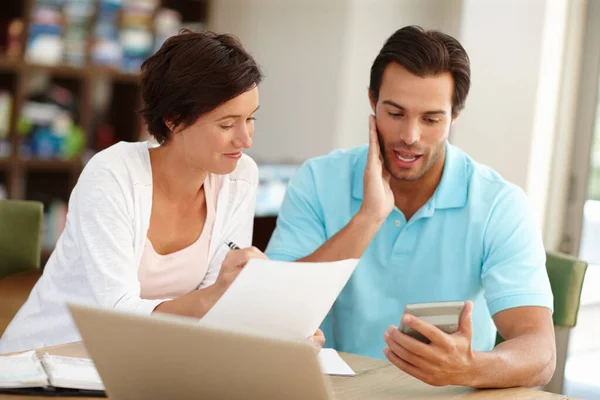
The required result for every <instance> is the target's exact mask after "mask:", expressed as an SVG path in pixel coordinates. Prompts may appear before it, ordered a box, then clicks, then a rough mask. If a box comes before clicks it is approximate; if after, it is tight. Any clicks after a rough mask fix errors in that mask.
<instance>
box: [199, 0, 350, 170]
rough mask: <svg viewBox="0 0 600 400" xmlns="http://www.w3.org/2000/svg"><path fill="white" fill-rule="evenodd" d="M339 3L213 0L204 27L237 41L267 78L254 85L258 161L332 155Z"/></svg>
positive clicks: (340, 39)
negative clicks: (257, 99)
mask: <svg viewBox="0 0 600 400" xmlns="http://www.w3.org/2000/svg"><path fill="white" fill-rule="evenodd" d="M347 10H348V4H347V3H346V1H345V0H329V1H319V0H307V1H299V0H251V1H248V0H217V1H215V2H214V5H212V6H211V16H210V18H209V20H210V28H211V29H213V30H215V31H218V32H228V33H233V34H236V35H237V36H239V37H240V39H241V40H242V43H243V45H244V47H245V48H246V49H247V50H248V51H250V52H251V53H252V54H253V55H254V56H255V58H256V59H257V61H258V62H259V64H260V65H261V66H262V68H263V71H264V73H265V75H266V78H265V80H264V82H263V83H262V84H261V86H260V104H261V105H260V107H261V109H260V111H259V112H258V113H257V122H256V132H255V136H254V146H253V149H252V151H250V152H249V154H250V155H252V156H253V157H254V158H255V159H256V160H257V161H265V162H268V161H273V162H275V161H289V160H299V161H302V160H305V159H306V158H309V157H313V156H316V155H320V154H324V153H327V152H329V151H330V150H331V149H332V148H334V135H335V133H334V131H335V124H336V119H335V115H336V110H337V108H338V107H339V103H340V99H339V91H340V79H339V76H340V69H341V62H342V51H343V47H344V40H345V34H346V30H345V29H346V26H345V24H346V13H347Z"/></svg>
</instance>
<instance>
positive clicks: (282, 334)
mask: <svg viewBox="0 0 600 400" xmlns="http://www.w3.org/2000/svg"><path fill="white" fill-rule="evenodd" d="M357 264H358V260H356V259H351V260H343V261H337V262H331V263H301V262H294V263H290V262H279V261H271V260H250V261H249V262H248V264H246V266H245V267H244V269H243V270H242V271H241V272H240V274H239V275H238V277H237V278H236V279H235V281H233V283H232V284H231V286H230V287H229V289H228V290H227V291H226V292H225V294H224V295H223V296H222V297H221V298H220V299H219V301H217V303H216V304H215V305H214V306H213V307H212V308H211V309H210V311H209V312H208V313H206V315H205V316H204V318H202V319H201V320H200V322H199V323H200V324H205V325H211V326H214V327H218V328H221V329H229V330H234V331H244V332H248V333H254V334H258V335H262V336H269V337H276V338H280V339H292V340H298V339H306V338H308V337H310V336H312V335H313V334H314V333H315V331H316V330H317V328H318V327H319V325H320V324H321V322H323V319H325V316H326V315H327V313H328V312H329V310H330V309H331V306H332V305H333V302H334V301H335V299H336V298H337V297H338V295H339V294H340V292H341V291H342V289H343V288H344V286H345V285H346V283H347V282H348V279H350V275H352V272H353V271H354V269H355V268H356V265H357Z"/></svg>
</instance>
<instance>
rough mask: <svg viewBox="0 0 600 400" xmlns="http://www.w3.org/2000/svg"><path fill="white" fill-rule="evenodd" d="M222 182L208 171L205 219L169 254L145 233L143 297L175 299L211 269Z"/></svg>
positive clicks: (190, 288)
mask: <svg viewBox="0 0 600 400" xmlns="http://www.w3.org/2000/svg"><path fill="white" fill-rule="evenodd" d="M222 184H223V177H222V176H220V175H214V174H208V176H207V178H206V180H205V181H204V195H205V196H206V221H205V222H204V227H203V228H202V232H201V233H200V236H198V239H196V241H195V242H194V243H192V244H191V245H189V246H188V247H186V248H183V249H181V250H178V251H176V252H174V253H170V254H164V255H163V254H158V253H157V252H156V250H154V247H153V246H152V243H151V242H150V239H148V238H147V237H146V243H145V246H144V252H143V253H142V259H141V261H140V268H139V270H138V279H139V281H140V286H141V294H140V295H141V298H142V299H150V300H153V299H173V298H177V297H181V296H183V295H184V294H187V293H190V292H191V291H193V290H195V289H196V288H198V286H200V283H201V282H202V280H203V279H204V276H205V275H206V271H207V269H208V249H209V245H210V238H211V236H212V232H213V225H214V222H215V213H216V209H217V199H218V197H219V191H220V190H221V186H222Z"/></svg>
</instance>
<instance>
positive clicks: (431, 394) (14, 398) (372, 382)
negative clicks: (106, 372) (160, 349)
mask: <svg viewBox="0 0 600 400" xmlns="http://www.w3.org/2000/svg"><path fill="white" fill-rule="evenodd" d="M46 351H47V352H48V353H50V354H55V355H62V356H67V357H82V358H89V356H88V354H87V351H86V350H85V347H84V346H83V344H82V343H71V344H66V345H60V346H55V347H50V348H48V349H46ZM340 355H341V356H342V358H343V359H344V360H345V361H346V362H347V363H348V364H349V365H350V366H351V367H352V369H354V371H355V372H356V376H353V377H342V376H333V377H329V378H330V379H331V383H332V387H333V391H334V393H335V399H336V400H359V399H360V400H363V399H369V400H387V399H390V400H391V399H394V400H398V399H416V400H419V399H469V400H494V399H515V400H517V399H519V400H520V399H523V400H559V399H569V398H568V397H566V396H560V395H555V394H551V393H546V392H542V391H539V390H533V389H521V388H516V389H502V390H473V389H468V388H464V387H441V388H440V387H432V386H429V385H427V384H425V383H423V382H421V381H419V380H417V379H415V378H413V377H411V376H409V375H407V374H405V373H403V372H402V371H400V370H398V369H397V368H396V367H394V366H393V365H391V364H390V363H389V362H387V361H382V360H377V359H374V358H368V357H361V356H357V355H353V354H346V353H340ZM69 398H70V399H92V398H86V397H69ZM43 399H45V400H47V399H49V398H48V397H38V396H20V395H6V394H0V400H43ZM96 399H97V398H96Z"/></svg>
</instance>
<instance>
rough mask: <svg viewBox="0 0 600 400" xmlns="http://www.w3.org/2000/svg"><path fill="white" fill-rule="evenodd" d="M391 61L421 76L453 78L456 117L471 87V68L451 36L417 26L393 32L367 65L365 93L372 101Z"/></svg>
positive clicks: (462, 49) (466, 56)
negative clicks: (368, 74) (444, 74)
mask: <svg viewBox="0 0 600 400" xmlns="http://www.w3.org/2000/svg"><path fill="white" fill-rule="evenodd" d="M392 62H395V63H398V64H400V65H401V66H403V67H404V68H406V69H407V70H408V71H409V72H410V73H411V74H414V75H417V76H421V77H424V76H434V75H439V74H442V73H444V72H449V73H450V74H451V75H452V78H453V79H454V93H453V95H452V115H453V116H457V115H458V114H459V113H460V111H461V110H462V109H463V108H464V106H465V101H466V99H467V94H468V93H469V88H470V87H471V68H470V63H469V56H468V55H467V52H466V51H465V49H464V48H463V47H462V45H461V44H460V43H459V42H458V40H456V39H454V38H453V37H452V36H449V35H446V34H445V33H442V32H439V31H435V30H425V29H423V28H421V27H420V26H406V27H404V28H402V29H399V30H397V31H396V32H395V33H394V34H393V35H392V36H390V38H389V39H388V40H387V41H386V42H385V44H384V45H383V48H382V49H381V51H380V52H379V54H378V55H377V57H376V58H375V61H374V62H373V65H372V66H371V82H370V84H369V92H370V95H371V98H372V99H373V100H375V101H377V100H378V99H379V90H380V89H381V81H382V79H383V73H384V71H385V68H386V67H387V66H388V64H390V63H392Z"/></svg>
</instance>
